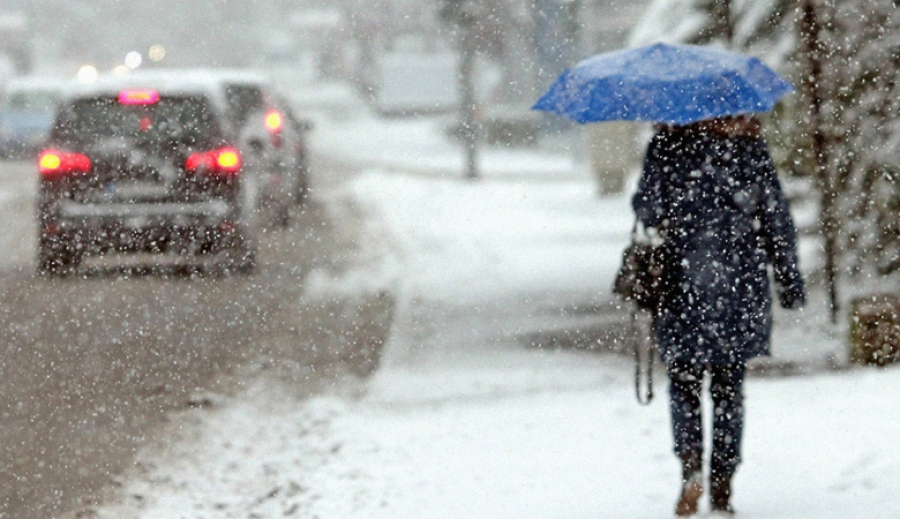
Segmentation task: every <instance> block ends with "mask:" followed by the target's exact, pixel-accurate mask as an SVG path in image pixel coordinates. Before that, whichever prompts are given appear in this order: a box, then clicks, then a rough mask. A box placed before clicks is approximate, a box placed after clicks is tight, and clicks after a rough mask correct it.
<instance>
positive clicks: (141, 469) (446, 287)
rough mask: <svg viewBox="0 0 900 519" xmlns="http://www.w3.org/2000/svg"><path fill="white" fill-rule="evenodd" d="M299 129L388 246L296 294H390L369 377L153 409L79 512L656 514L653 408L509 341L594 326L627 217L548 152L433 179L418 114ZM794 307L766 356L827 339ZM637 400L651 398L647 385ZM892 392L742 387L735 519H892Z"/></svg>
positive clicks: (855, 378)
mask: <svg viewBox="0 0 900 519" xmlns="http://www.w3.org/2000/svg"><path fill="white" fill-rule="evenodd" d="M351 129H352V131H353V133H349V132H350V131H351ZM317 132H318V135H317V136H316V139H317V144H318V145H319V146H321V147H322V148H324V149H327V150H330V151H332V152H336V153H346V154H352V153H353V148H354V147H356V148H357V149H358V150H359V153H360V154H368V155H367V157H366V158H364V159H362V158H361V159H360V160H365V161H367V162H368V163H371V164H372V165H373V166H374V167H373V168H372V169H371V170H370V171H369V172H368V173H366V174H364V175H362V176H360V177H359V178H357V179H355V180H354V181H352V182H351V183H350V184H348V185H345V186H343V187H342V188H341V189H340V190H338V191H335V192H330V193H324V194H322V196H324V197H350V198H352V199H353V200H354V201H355V202H357V203H359V204H360V205H361V206H362V207H363V208H364V209H365V210H366V211H367V212H368V213H369V214H370V215H372V217H373V218H379V219H381V221H382V222H383V224H384V225H385V226H386V227H387V229H388V231H389V235H390V236H391V239H392V242H391V244H390V249H389V253H388V254H387V255H386V257H385V259H384V262H383V264H382V265H380V268H379V269H376V270H375V271H367V272H356V273H350V274H348V275H347V276H346V277H344V278H341V279H329V278H327V276H325V275H324V274H313V275H312V276H311V279H310V281H309V282H310V290H333V289H338V288H339V289H342V290H352V289H353V287H354V286H367V287H368V286H371V285H372V284H382V285H385V286H389V287H391V288H392V289H393V290H395V291H396V292H397V293H398V295H399V299H400V302H399V308H398V313H397V319H396V322H395V326H394V329H393V331H392V337H391V339H390V343H389V344H388V345H387V349H386V351H385V356H384V359H383V365H382V368H381V369H380V370H379V372H378V373H376V375H375V376H374V377H373V378H372V379H371V380H369V381H368V382H367V384H366V387H365V388H363V389H362V390H361V392H360V394H352V395H343V394H334V395H323V396H320V397H317V398H314V399H312V400H310V401H302V400H298V399H292V398H290V397H289V396H290V394H291V391H290V388H284V387H280V386H279V384H280V383H279V382H278V381H274V380H259V381H258V382H257V384H256V385H254V386H252V387H251V388H250V389H249V390H248V391H246V392H245V393H242V394H241V395H239V396H238V397H236V398H234V399H230V400H225V401H224V402H222V404H221V405H220V406H217V407H216V408H213V409H203V410H193V411H188V412H185V413H183V414H181V415H178V416H175V417H174V418H173V420H174V421H173V426H172V430H173V433H174V434H175V436H176V439H177V441H175V442H172V443H169V444H166V445H158V446H155V447H154V446H149V447H148V448H147V449H146V450H145V451H143V452H142V453H141V454H140V455H139V460H140V464H139V465H138V467H137V468H136V469H135V470H134V471H133V472H132V473H130V474H128V475H127V476H126V477H125V479H124V480H123V486H122V488H121V489H120V491H119V492H118V493H117V495H116V496H115V497H114V498H113V499H111V500H110V501H109V502H108V503H106V504H105V505H103V506H102V507H100V508H98V509H97V510H96V513H97V516H98V517H100V518H103V519H113V518H116V519H125V518H132V517H133V518H141V519H151V518H167V519H168V518H177V517H184V518H248V517H259V518H262V517H282V516H285V517H304V518H306V517H309V518H313V517H316V518H321V519H352V518H359V519H377V518H386V519H387V518H391V519H407V518H408V519H429V518H435V519H437V518H455V517H468V518H473V519H474V518H483V519H496V518H506V517H508V518H516V519H527V518H535V519H537V518H541V519H551V518H559V519H577V518H623V519H639V518H659V517H667V516H670V515H671V510H672V506H673V504H674V500H675V498H676V494H677V480H678V476H679V474H678V471H679V469H678V465H677V462H676V459H675V457H674V456H673V455H672V454H671V452H670V433H669V424H668V414H667V409H666V404H665V397H664V394H663V395H661V396H660V397H659V398H658V399H657V400H656V401H654V403H653V404H652V405H651V406H649V407H639V406H638V405H637V403H636V402H635V401H634V395H633V389H632V386H631V384H632V380H631V377H632V372H631V369H632V365H631V363H630V360H629V359H627V358H624V357H619V356H613V355H598V354H596V353H592V352H587V351H582V350H571V349H558V350H557V349H553V350H546V349H535V348H529V347H527V341H525V340H523V337H529V336H531V335H532V334H534V333H539V332H540V331H542V330H548V329H555V328H563V329H567V328H573V327H578V326H579V324H585V325H596V324H597V322H598V320H600V321H602V318H603V316H602V315H600V314H597V313H596V312H591V311H585V309H591V308H596V307H602V306H603V305H604V304H607V303H608V302H609V300H610V298H611V296H610V294H609V287H610V285H611V282H612V276H613V275H614V272H615V270H616V268H617V267H618V262H619V259H620V254H621V250H622V248H623V247H624V245H625V243H626V242H627V239H628V230H629V228H630V225H631V218H632V216H631V213H630V210H629V209H628V205H627V200H626V199H625V197H615V198H610V199H603V200H598V199H597V198H596V197H595V196H594V188H593V185H592V183H591V180H590V178H587V177H586V176H584V175H580V174H578V173H577V172H574V173H573V172H572V164H571V162H570V161H569V160H568V158H567V157H559V156H557V157H554V156H547V155H546V154H541V153H540V152H539V151H536V150H531V151H521V152H511V151H506V152H502V153H497V154H488V155H487V156H485V157H484V164H483V165H484V167H485V172H486V174H485V178H483V179H482V180H480V181H478V182H475V183H470V182H464V181H461V180H459V179H457V178H454V177H453V176H452V175H450V174H449V173H448V172H450V171H452V170H453V167H454V166H453V164H449V165H448V164H447V163H444V166H443V170H441V168H438V171H442V172H441V173H440V174H431V175H429V174H428V171H429V167H431V166H434V164H431V163H430V162H429V161H434V160H436V158H437V157H441V156H444V157H453V156H455V155H453V154H452V153H451V152H452V150H453V148H452V147H450V146H449V145H448V144H446V143H444V144H441V143H442V142H444V141H442V139H441V138H440V137H439V136H437V135H436V132H435V131H434V126H433V124H431V123H429V122H428V121H424V122H415V121H413V122H409V121H406V122H404V121H395V122H388V123H384V122H379V121H376V120H372V119H359V120H353V121H349V122H344V123H342V124H341V125H338V124H335V126H333V127H330V126H329V125H328V124H321V125H319V127H318V129H317ZM340 132H344V133H343V137H341V135H340ZM373 136H378V137H373ZM391 136H392V137H391ZM379 137H383V138H384V139H383V140H382V141H380V146H383V147H384V148H385V149H388V150H390V149H392V148H391V146H392V143H397V146H398V148H393V151H394V152H397V150H402V152H403V153H402V155H403V156H402V162H403V163H402V164H401V163H398V161H400V160H401V159H397V158H396V157H394V156H393V155H391V154H390V153H388V152H385V153H384V156H385V157H388V158H390V161H391V162H389V163H388V162H380V161H379V160H378V159H377V156H378V155H379V154H380V153H381V152H380V151H378V150H380V149H381V148H380V147H379V146H376V145H375V144H371V145H369V144H365V143H367V142H370V141H371V140H377V138H379ZM343 139H348V140H349V142H353V139H357V144H356V145H355V146H345V145H343V144H340V143H343V142H345V140H343ZM401 141H402V142H403V144H402V145H401V144H400V143H401ZM416 144H419V145H421V146H418V147H417V146H416ZM342 146H344V147H342ZM367 150H368V151H367ZM416 150H420V151H416ZM421 150H425V151H421ZM391 157H394V158H391ZM385 160H386V161H387V160H388V159H385ZM448 160H449V159H448ZM454 160H455V159H454ZM511 163H514V164H515V165H516V167H510V164H511ZM542 172H543V174H541V173H542ZM807 312H808V314H800V315H799V316H798V315H797V314H780V316H779V322H778V331H777V334H776V340H775V351H776V354H778V353H779V352H783V354H784V355H786V356H790V355H794V356H797V357H798V358H799V357H802V356H804V355H813V354H818V353H821V352H823V351H824V352H826V353H827V352H829V351H831V350H833V349H834V347H835V344H836V343H839V340H838V338H835V337H829V336H828V334H827V333H826V332H827V329H825V328H823V326H822V325H821V324H819V321H818V320H817V319H816V318H815V316H816V315H818V314H819V312H818V311H817V310H816V308H812V309H810V310H808V311H807ZM804 316H805V317H806V318H804ZM657 386H658V387H660V388H661V389H660V392H661V393H664V391H663V390H662V388H664V378H663V377H662V376H661V375H660V376H659V377H658V378H657ZM898 392H900V370H898V369H886V370H862V369H858V370H849V371H844V372H837V373H820V374H815V375H810V376H804V377H793V378H753V379H750V380H749V381H748V384H747V407H748V416H747V430H746V435H745V452H744V454H745V460H746V461H745V463H744V464H743V465H742V467H741V470H740V472H739V474H738V476H737V479H736V481H735V497H734V504H735V507H736V508H737V509H738V510H739V512H740V515H739V517H742V518H748V519H750V518H759V519H772V518H791V519H807V518H809V519H813V518H815V519H822V518H841V519H846V518H848V517H865V518H867V519H868V518H873V517H877V518H885V519H886V518H894V517H900V500H898V499H897V498H896V496H897V494H898V491H900V478H898V477H897V476H896V474H897V473H898V472H900V442H898V441H897V438H898V437H897V434H896V432H895V431H896V429H897V422H898V418H897V417H898V416H900V399H898V398H897V397H896V394H898Z"/></svg>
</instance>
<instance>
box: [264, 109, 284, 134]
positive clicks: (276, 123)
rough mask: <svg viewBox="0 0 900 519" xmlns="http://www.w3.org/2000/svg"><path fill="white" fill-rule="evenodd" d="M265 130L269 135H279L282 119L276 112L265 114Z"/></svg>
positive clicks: (271, 111)
mask: <svg viewBox="0 0 900 519" xmlns="http://www.w3.org/2000/svg"><path fill="white" fill-rule="evenodd" d="M265 121H266V130H267V131H268V132H269V133H279V132H281V130H282V129H283V128H284V117H283V116H282V115H281V112H279V111H278V110H274V109H273V110H269V111H268V112H266V119H265Z"/></svg>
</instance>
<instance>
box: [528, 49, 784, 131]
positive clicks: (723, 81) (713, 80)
mask: <svg viewBox="0 0 900 519" xmlns="http://www.w3.org/2000/svg"><path fill="white" fill-rule="evenodd" d="M792 90H794V87H793V86H792V85H791V84H790V83H788V82H787V81H785V80H784V78H782V77H781V76H779V75H778V74H776V73H775V72H773V71H772V69H770V68H769V67H767V66H766V65H764V64H763V63H762V62H761V61H760V60H758V59H757V58H754V57H752V56H747V55H743V54H736V53H734V52H728V51H724V50H719V49H714V48H710V47H700V46H696V45H668V44H664V43H657V44H655V45H651V46H648V47H640V48H635V49H626V50H620V51H616V52H610V53H605V54H598V55H597V56H594V57H591V58H588V59H586V60H584V61H582V62H581V63H579V64H578V65H576V66H574V67H572V68H571V69H569V70H567V71H565V72H563V74H562V75H561V76H560V77H559V79H557V80H556V82H555V83H553V84H552V85H551V86H550V89H549V90H548V91H547V93H546V94H544V95H543V96H542V97H541V98H540V99H538V101H537V103H536V104H535V105H534V107H533V109H535V110H543V111H547V112H553V113H557V114H561V115H565V116H566V117H568V118H570V119H572V120H574V121H577V122H579V123H588V122H598V121H653V122H659V123H670V124H688V123H692V122H695V121H702V120H704V119H712V118H715V117H721V116H726V115H739V114H747V113H757V112H768V111H770V110H771V109H772V108H773V107H774V106H775V103H776V102H777V101H778V100H779V99H781V97H782V96H784V95H785V94H787V93H788V92H790V91H792Z"/></svg>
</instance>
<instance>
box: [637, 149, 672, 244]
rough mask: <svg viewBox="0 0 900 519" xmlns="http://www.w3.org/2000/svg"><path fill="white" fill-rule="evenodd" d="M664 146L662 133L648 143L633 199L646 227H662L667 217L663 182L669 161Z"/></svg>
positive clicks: (639, 216)
mask: <svg viewBox="0 0 900 519" xmlns="http://www.w3.org/2000/svg"><path fill="white" fill-rule="evenodd" d="M663 147H664V139H663V138H662V136H661V135H660V134H657V135H655V136H654V137H653V139H651V141H650V144H648V145H647V153H646V155H645V156H644V166H643V171H642V172H641V178H640V180H639V181H638V187H637V192H635V194H634V197H632V199H631V207H632V208H633V209H634V213H635V215H637V217H638V220H640V221H641V223H643V224H644V226H645V227H655V228H659V227H662V226H663V222H664V220H665V217H666V209H665V199H664V185H663V184H664V182H665V180H666V179H665V174H666V172H665V170H666V169H667V168H666V162H667V161H666V160H665V152H664V151H663Z"/></svg>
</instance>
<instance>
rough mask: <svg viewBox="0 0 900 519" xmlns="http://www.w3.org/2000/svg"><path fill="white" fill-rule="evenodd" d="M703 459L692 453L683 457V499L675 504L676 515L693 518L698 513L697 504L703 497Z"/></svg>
mask: <svg viewBox="0 0 900 519" xmlns="http://www.w3.org/2000/svg"><path fill="white" fill-rule="evenodd" d="M702 469H703V458H702V455H701V454H700V453H697V452H692V453H690V454H687V455H683V456H681V497H679V498H678V502H677V503H676V504H675V515H677V516H679V517H685V516H691V515H695V514H696V513H697V503H698V502H699V501H700V496H702V495H703V470H702Z"/></svg>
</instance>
